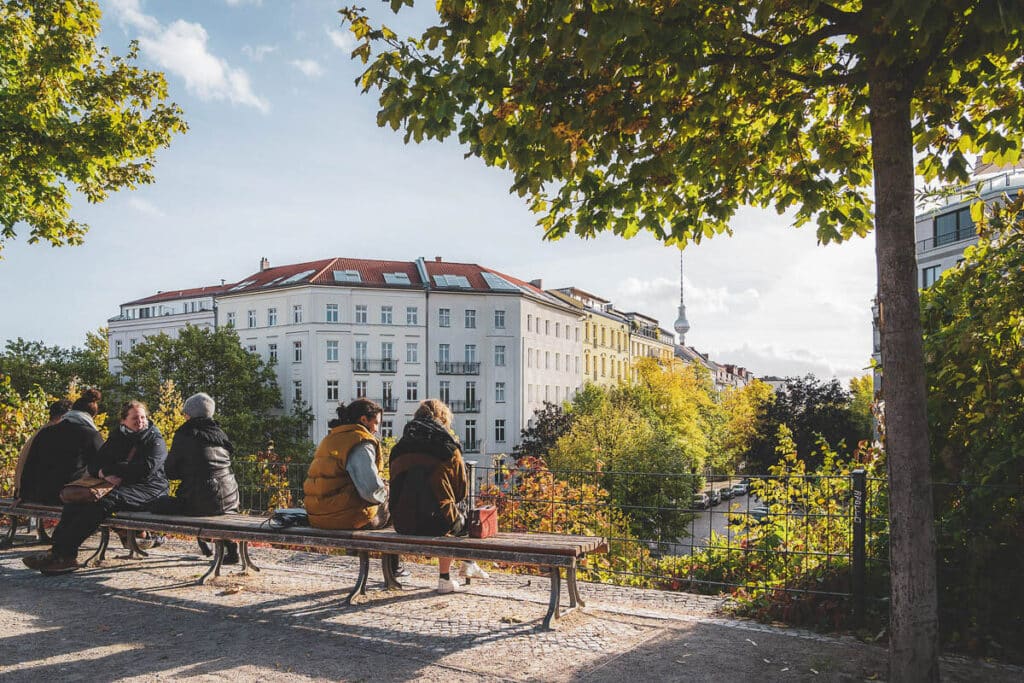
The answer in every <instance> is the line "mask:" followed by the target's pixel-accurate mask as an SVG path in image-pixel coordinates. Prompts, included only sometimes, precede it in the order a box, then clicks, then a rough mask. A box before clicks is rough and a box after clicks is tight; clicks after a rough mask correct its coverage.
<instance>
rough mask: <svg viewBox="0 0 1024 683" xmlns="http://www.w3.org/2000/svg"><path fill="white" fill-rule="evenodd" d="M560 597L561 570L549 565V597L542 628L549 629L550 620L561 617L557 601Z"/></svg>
mask: <svg viewBox="0 0 1024 683" xmlns="http://www.w3.org/2000/svg"><path fill="white" fill-rule="evenodd" d="M561 599H562V570H561V569H559V568H558V567H551V597H550V599H549V600H548V613H547V614H545V615H544V628H545V629H547V630H551V628H552V626H551V621H552V620H556V621H557V620H558V618H559V617H561V616H562V615H561V612H560V611H559V607H558V603H559V602H561Z"/></svg>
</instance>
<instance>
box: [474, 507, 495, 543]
mask: <svg viewBox="0 0 1024 683" xmlns="http://www.w3.org/2000/svg"><path fill="white" fill-rule="evenodd" d="M496 533H498V508H496V507H494V506H493V505H484V506H483V507H478V508H473V509H472V510H470V511H469V537H470V538H490V537H491V536H493V535H495V534H496Z"/></svg>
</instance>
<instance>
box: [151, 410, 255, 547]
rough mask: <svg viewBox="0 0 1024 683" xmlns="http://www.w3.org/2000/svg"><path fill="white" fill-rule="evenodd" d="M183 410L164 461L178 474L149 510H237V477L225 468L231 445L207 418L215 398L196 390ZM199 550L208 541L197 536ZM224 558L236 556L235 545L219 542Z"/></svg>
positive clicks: (218, 512)
mask: <svg viewBox="0 0 1024 683" xmlns="http://www.w3.org/2000/svg"><path fill="white" fill-rule="evenodd" d="M183 410H184V413H185V415H186V416H188V418H189V419H188V421H187V422H185V424H183V425H182V426H181V427H179V428H178V431H176V432H175V433H174V440H173V441H172V442H171V450H170V452H169V453H168V454H167V463H166V464H165V465H164V467H165V470H166V472H167V478H168V479H180V480H181V484H180V485H179V486H178V491H177V495H176V496H173V497H172V496H165V497H163V498H161V499H159V500H157V501H154V503H153V504H152V505H151V506H150V507H149V509H150V510H151V511H152V512H157V513H162V514H171V515H194V516H206V515H223V514H225V513H228V512H237V511H238V505H239V497H238V482H237V481H235V475H234V473H233V472H232V471H231V453H232V452H233V451H234V446H232V444H231V440H230V439H228V436H227V434H225V433H224V430H223V429H221V427H220V425H219V424H217V422H216V421H215V420H214V419H213V415H214V413H215V412H216V410H217V404H216V402H215V401H214V400H213V398H211V397H210V395H209V394H205V393H198V394H193V395H192V396H189V397H188V398H187V399H185V404H184V406H183ZM199 545H200V548H201V549H202V551H203V554H206V555H208V554H209V552H210V549H209V546H207V545H206V544H205V543H203V542H202V541H200V544H199ZM225 545H226V548H227V553H226V554H225V556H224V563H225V564H236V563H237V562H238V546H237V544H235V543H234V542H233V541H226V542H225Z"/></svg>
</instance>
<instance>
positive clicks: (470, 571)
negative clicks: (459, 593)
mask: <svg viewBox="0 0 1024 683" xmlns="http://www.w3.org/2000/svg"><path fill="white" fill-rule="evenodd" d="M462 575H463V576H465V577H466V578H467V579H489V578H491V575H490V574H488V573H487V572H485V571H484V570H483V569H481V568H480V565H478V564H477V563H476V562H463V563H462Z"/></svg>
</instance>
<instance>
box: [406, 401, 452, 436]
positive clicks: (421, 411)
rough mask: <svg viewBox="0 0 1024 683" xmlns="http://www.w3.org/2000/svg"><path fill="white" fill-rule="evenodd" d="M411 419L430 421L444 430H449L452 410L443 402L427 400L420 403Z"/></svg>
mask: <svg viewBox="0 0 1024 683" xmlns="http://www.w3.org/2000/svg"><path fill="white" fill-rule="evenodd" d="M413 418H415V419H417V420H422V419H430V420H433V421H434V422H437V423H438V424H439V425H441V426H442V427H444V428H445V429H451V426H452V409H451V408H449V407H448V406H447V405H446V404H445V402H444V401H442V400H440V399H437V398H428V399H427V400H425V401H423V402H422V403H420V407H419V408H417V409H416V413H415V414H414V415H413Z"/></svg>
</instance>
